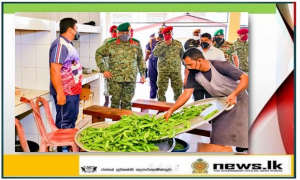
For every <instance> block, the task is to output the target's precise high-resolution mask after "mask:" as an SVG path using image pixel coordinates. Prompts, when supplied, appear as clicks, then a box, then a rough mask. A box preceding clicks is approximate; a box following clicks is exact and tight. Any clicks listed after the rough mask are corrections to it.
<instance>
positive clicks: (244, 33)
mask: <svg viewBox="0 0 300 180" xmlns="http://www.w3.org/2000/svg"><path fill="white" fill-rule="evenodd" d="M237 33H238V36H239V38H238V39H237V40H236V41H235V42H233V46H234V47H235V49H236V51H237V55H238V57H239V60H240V70H242V71H244V72H245V73H247V74H248V72H249V69H248V52H249V51H248V41H247V40H248V29H240V30H238V31H237Z"/></svg>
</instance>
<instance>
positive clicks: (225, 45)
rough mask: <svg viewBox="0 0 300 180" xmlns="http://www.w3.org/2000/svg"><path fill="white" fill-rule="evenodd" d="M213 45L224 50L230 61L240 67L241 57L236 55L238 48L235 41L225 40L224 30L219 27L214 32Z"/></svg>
mask: <svg viewBox="0 0 300 180" xmlns="http://www.w3.org/2000/svg"><path fill="white" fill-rule="evenodd" d="M214 40H215V42H214V44H213V46H214V47H216V48H218V49H220V50H221V51H223V52H224V55H225V58H226V60H227V61H228V62H230V63H232V64H233V65H234V66H235V67H237V68H239V58H238V56H237V55H236V54H237V53H236V50H235V48H234V46H233V43H231V42H228V41H225V39H224V30H223V29H219V30H217V31H216V32H215V34H214Z"/></svg>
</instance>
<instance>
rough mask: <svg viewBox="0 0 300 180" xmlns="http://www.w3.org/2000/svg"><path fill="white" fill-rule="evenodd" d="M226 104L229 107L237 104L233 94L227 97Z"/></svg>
mask: <svg viewBox="0 0 300 180" xmlns="http://www.w3.org/2000/svg"><path fill="white" fill-rule="evenodd" d="M226 103H229V106H231V105H236V104H237V101H236V95H235V94H233V93H231V94H230V95H229V96H228V97H227V100H226Z"/></svg>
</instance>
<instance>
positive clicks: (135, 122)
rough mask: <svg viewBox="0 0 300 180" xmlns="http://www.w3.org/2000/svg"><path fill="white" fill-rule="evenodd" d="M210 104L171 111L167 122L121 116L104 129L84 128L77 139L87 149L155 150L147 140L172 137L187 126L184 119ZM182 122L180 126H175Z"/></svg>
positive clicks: (142, 117) (146, 117)
mask: <svg viewBox="0 0 300 180" xmlns="http://www.w3.org/2000/svg"><path fill="white" fill-rule="evenodd" d="M209 106H211V104H204V105H200V106H191V107H188V108H187V107H185V108H183V109H182V110H181V111H180V112H177V113H174V114H173V115H172V116H171V117H170V118H169V121H167V122H166V121H165V119H164V118H158V119H155V116H153V117H149V115H144V116H138V115H135V114H133V115H131V116H122V118H121V120H119V121H118V122H117V123H115V124H113V125H111V126H109V127H107V128H92V127H88V128H86V129H85V130H83V131H82V132H81V133H80V135H81V138H80V139H79V142H81V143H82V144H83V147H84V148H85V149H87V150H96V151H111V152H151V151H152V150H158V149H159V147H157V146H155V145H154V144H153V143H152V142H151V141H155V140H159V139H160V138H162V137H165V136H168V137H169V138H173V137H174V136H175V135H176V134H177V133H179V132H181V131H183V130H185V129H188V128H190V126H191V124H190V122H189V121H188V120H189V119H192V118H194V117H196V116H199V115H200V114H201V112H202V111H203V110H204V109H206V108H207V107H209ZM179 125H182V126H180V127H177V126H179Z"/></svg>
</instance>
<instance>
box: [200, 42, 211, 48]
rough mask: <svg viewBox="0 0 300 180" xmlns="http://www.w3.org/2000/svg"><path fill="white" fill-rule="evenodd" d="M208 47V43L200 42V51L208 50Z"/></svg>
mask: <svg viewBox="0 0 300 180" xmlns="http://www.w3.org/2000/svg"><path fill="white" fill-rule="evenodd" d="M208 46H209V43H208V42H202V43H201V47H202V49H206V48H208Z"/></svg>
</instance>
